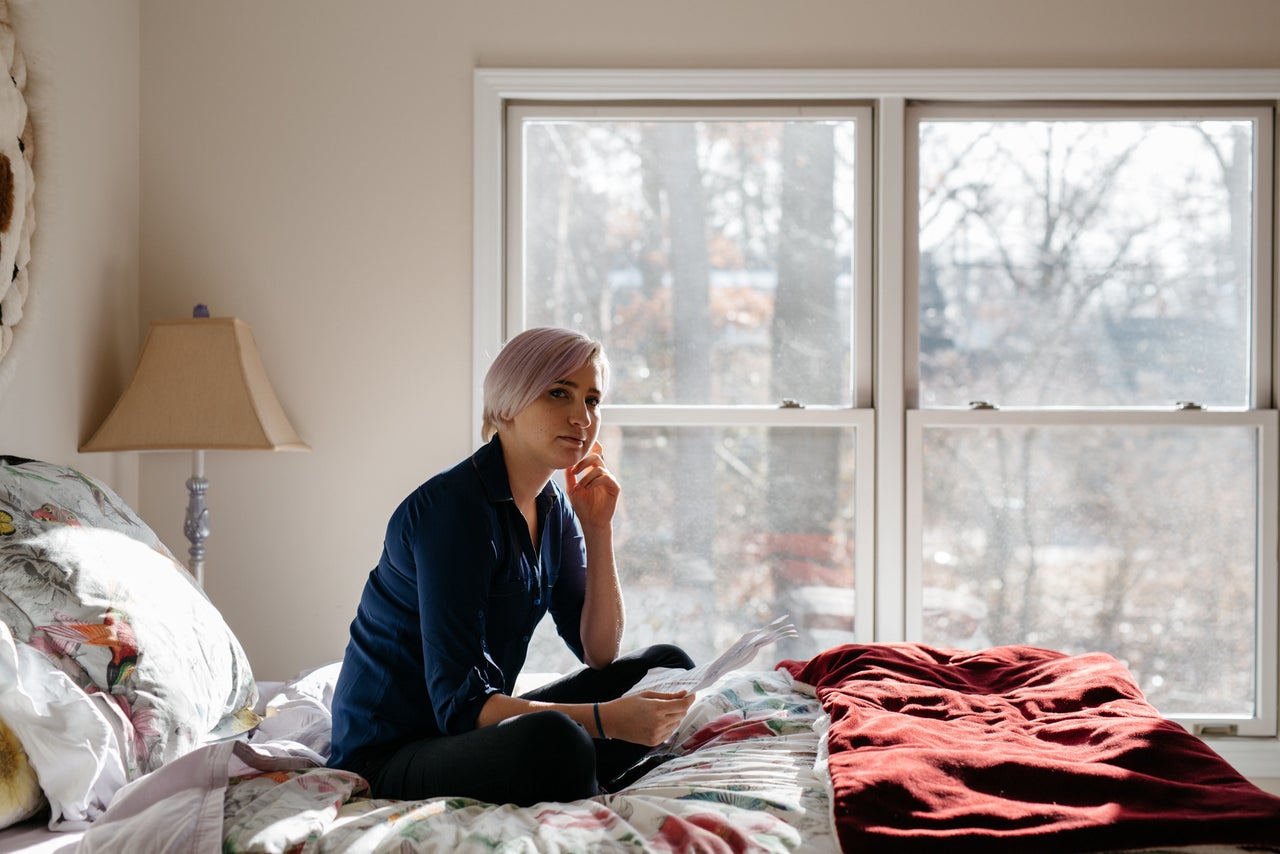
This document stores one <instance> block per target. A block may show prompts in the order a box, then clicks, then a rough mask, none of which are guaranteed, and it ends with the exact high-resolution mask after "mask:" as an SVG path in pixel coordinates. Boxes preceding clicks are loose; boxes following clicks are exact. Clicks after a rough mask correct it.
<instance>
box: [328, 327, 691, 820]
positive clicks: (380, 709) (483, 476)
mask: <svg viewBox="0 0 1280 854" xmlns="http://www.w3.org/2000/svg"><path fill="white" fill-rule="evenodd" d="M607 372H608V363H607V361H606V359H605V355H604V351H603V348H602V347H601V345H600V343H599V342H597V341H594V340H592V339H591V338H588V337H586V336H584V335H581V334H579V333H576V332H570V331H567V330H563V329H550V328H541V329H530V330H528V331H526V332H523V333H521V334H520V335H517V336H516V337H515V338H513V339H512V340H511V341H510V342H509V343H508V344H507V345H506V346H505V347H504V348H503V349H502V351H501V352H500V353H499V354H498V357H497V358H496V359H495V360H494V363H493V365H492V367H491V368H490V369H489V372H488V374H487V375H486V376H485V380H484V425H483V438H484V439H485V441H486V444H485V445H484V446H482V447H481V448H480V449H479V450H478V451H476V452H475V453H474V454H473V455H472V456H471V457H469V458H468V459H466V460H463V461H462V462H460V463H459V464H457V465H456V466H454V467H453V468H451V469H448V470H446V471H444V472H441V473H440V474H438V475H436V476H435V477H433V478H431V479H430V480H428V481H427V482H426V483H424V484H423V485H422V486H420V487H419V488H418V489H417V490H416V491H414V492H413V493H412V494H411V495H409V497H408V498H406V499H405V500H404V502H402V503H401V505H400V506H399V508H397V509H396V511H395V513H394V514H393V515H392V517H391V521H390V523H389V524H388V526H387V534H386V539H385V542H384V547H383V552H382V557H381V559H380V560H379V561H378V565H377V566H376V567H375V568H374V569H373V571H372V572H371V573H370V574H369V579H368V581H367V582H366V584H365V588H364V592H363V594H362V595H361V599H360V605H359V608H358V609H357V611H356V617H355V620H354V621H353V622H352V623H351V640H350V642H349V643H348V645H347V650H346V654H345V656H344V658H343V665H342V671H341V675H340V677H339V679H338V684H337V687H336V689H335V691H334V697H333V752H332V755H331V757H330V760H329V764H330V765H331V766H334V767H339V768H346V769H348V770H351V771H355V772H357V773H359V774H360V775H362V776H363V777H364V778H365V779H366V780H368V781H369V784H370V787H371V789H372V793H373V795H374V796H375V797H383V798H401V799H412V800H417V799H423V798H429V797H436V796H441V795H450V796H465V797H472V798H476V799H479V800H484V801H489V802H492V803H515V804H520V805H529V804H533V803H537V802H539V801H569V800H576V799H578V798H585V797H591V796H592V795H595V794H598V793H599V791H600V787H601V785H602V784H607V783H609V781H611V780H614V779H615V778H616V777H617V776H618V775H619V774H622V773H623V772H625V771H626V769H628V767H630V766H631V765H632V764H633V763H635V762H636V761H637V760H639V759H640V758H641V757H642V756H643V755H644V754H645V753H647V752H648V750H649V747H650V746H651V745H656V744H660V743H662V742H663V741H664V740H665V739H666V738H667V736H669V735H670V734H671V733H672V732H673V731H674V730H675V728H676V726H678V725H679V723H680V720H681V719H682V718H683V717H684V714H685V712H686V711H687V710H688V708H689V705H690V703H691V702H692V700H693V697H692V696H691V695H686V694H684V693H683V692H681V693H678V694H663V693H657V692H642V693H638V694H635V695H633V696H629V697H624V696H623V694H624V693H625V692H626V691H627V690H628V689H629V688H631V686H633V685H634V684H635V683H636V682H637V681H639V679H640V678H641V677H642V676H643V675H644V674H645V673H646V672H648V670H649V669H650V668H652V667H682V668H688V667H691V666H692V662H691V661H690V660H689V658H688V656H686V655H685V654H684V652H682V651H681V650H680V649H678V648H676V647H673V646H668V645H662V646H655V647H650V648H648V649H645V650H642V651H640V652H638V653H634V654H631V655H627V656H623V657H619V656H618V650H619V646H620V643H621V640H622V629H623V604H622V593H621V589H620V587H619V583H618V573H617V569H616V567H615V565H614V555H613V524H612V521H613V513H614V510H615V508H616V507H617V502H618V495H619V492H620V487H619V485H618V482H617V480H616V479H615V478H614V476H613V474H612V473H610V471H609V469H608V468H607V467H606V466H605V462H604V458H603V456H602V449H601V447H600V444H599V443H598V442H597V441H596V438H597V436H598V434H599V432H600V420H599V407H600V400H601V397H602V396H603V390H604V388H605V383H606V380H607ZM557 470H563V471H564V472H565V484H566V488H565V489H563V490H562V489H561V488H560V487H559V485H557V484H556V483H555V482H554V481H553V480H552V479H551V476H552V474H553V473H554V472H555V471H557ZM548 610H549V611H550V612H551V616H552V618H553V619H554V621H555V625H556V629H557V630H558V631H559V633H560V636H561V637H562V638H563V639H564V641H565V643H566V644H567V645H568V646H569V648H570V649H572V650H573V652H574V653H575V654H576V655H577V656H578V659H579V660H580V661H583V662H584V663H585V664H586V665H587V667H585V668H583V669H582V670H579V671H577V672H576V673H573V674H571V675H569V676H567V677H565V678H563V679H560V680H558V681H556V682H553V683H551V684H550V685H546V686H544V687H542V688H540V689H538V690H536V691H532V692H529V693H527V694H524V695H521V696H519V697H516V696H512V686H513V685H514V683H515V679H516V676H517V674H519V672H520V668H521V667H522V666H523V664H524V660H525V654H526V652H527V649H528V645H529V638H530V636H531V635H532V634H533V630H534V627H535V626H536V625H537V624H538V621H539V620H540V619H542V616H543V615H544V614H545V613H546V612H547V611H548Z"/></svg>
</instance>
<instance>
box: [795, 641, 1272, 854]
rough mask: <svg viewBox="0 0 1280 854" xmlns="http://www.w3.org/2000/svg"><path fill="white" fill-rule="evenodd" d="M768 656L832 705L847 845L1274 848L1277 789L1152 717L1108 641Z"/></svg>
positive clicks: (831, 738)
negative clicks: (782, 658)
mask: <svg viewBox="0 0 1280 854" xmlns="http://www.w3.org/2000/svg"><path fill="white" fill-rule="evenodd" d="M780 666H781V667H783V668H784V669H785V670H786V671H787V672H789V673H791V674H792V675H793V676H794V677H795V679H796V680H798V681H799V682H802V683H807V684H809V685H812V686H814V688H815V689H816V691H817V694H818V697H819V698H820V700H821V701H822V705H823V708H824V709H825V711H826V712H827V714H828V716H829V717H830V732H829V735H828V745H827V746H828V749H829V754H830V755H829V758H828V767H829V771H830V779H831V785H832V787H833V802H832V806H833V814H834V821H835V823H836V826H837V832H838V835H839V840H840V843H841V846H842V847H843V849H844V850H846V851H876V852H884V851H920V850H927V851H929V852H948V851H983V852H1004V851H1035V852H1062V851H1101V850H1116V849H1126V848H1150V847H1153V846H1176V845H1199V844H1224V845H1232V844H1234V845H1247V844H1267V845H1277V846H1280V798H1275V797H1272V796H1270V795H1268V794H1266V793H1265V792H1263V791H1261V790H1260V789H1258V788H1256V787H1255V786H1253V785H1252V784H1251V783H1249V782H1248V781H1247V780H1245V779H1244V778H1243V777H1241V776H1240V775H1239V774H1238V773H1236V771H1235V770H1234V769H1233V768H1231V766H1230V765H1228V764H1227V763H1226V762H1225V761H1224V760H1222V759H1221V758H1220V757H1219V756H1218V755H1217V754H1216V753H1214V752H1213V751H1212V750H1211V749H1210V748H1209V747H1208V746H1207V745H1205V743H1204V742H1202V741H1201V740H1199V739H1198V738H1195V737H1194V736H1192V735H1191V734H1190V733H1188V732H1187V731H1186V730H1184V729H1183V728H1182V727H1180V726H1179V725H1178V724H1176V723H1173V722H1171V721H1167V720H1164V719H1162V718H1161V717H1160V715H1159V714H1158V713H1157V712H1156V710H1155V709H1154V708H1153V707H1152V706H1150V705H1149V704H1148V703H1147V702H1146V700H1145V699H1144V698H1143V696H1142V693H1141V691H1140V690H1139V688H1138V686H1137V684H1136V683H1135V682H1134V681H1133V679H1132V677H1131V676H1130V674H1129V672H1128V670H1127V669H1126V668H1125V667H1124V666H1123V665H1122V664H1121V663H1120V662H1119V661H1117V660H1116V659H1114V658H1112V657H1111V656H1109V655H1104V654H1096V653H1095V654H1089V655H1078V656H1068V655H1064V654H1062V653H1059V652H1052V651H1049V650H1044V649H1038V648H1034V647H1026V646H1006V647H996V648H993V649H986V650H982V651H979V652H961V651H957V650H943V649H934V648H930V647H926V646H922V645H918V644H871V645H846V646H840V647H835V648H833V649H830V650H828V651H826V652H824V653H821V654H819V655H817V656H815V657H814V658H812V659H810V660H808V661H805V662H801V661H787V662H783V663H782V665H780ZM1268 850H1271V849H1268ZM1277 850H1280V849H1277Z"/></svg>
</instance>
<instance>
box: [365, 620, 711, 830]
mask: <svg viewBox="0 0 1280 854" xmlns="http://www.w3.org/2000/svg"><path fill="white" fill-rule="evenodd" d="M692 666H693V661H692V660H691V659H690V658H689V656H688V655H686V654H685V653H684V650H682V649H680V648H679V647H676V646H672V645H670V644H659V645H657V646H651V647H648V648H646V649H642V650H638V651H636V652H633V653H630V654H628V655H624V656H621V657H619V658H618V659H616V660H614V661H613V662H612V663H611V664H609V665H607V666H605V667H602V668H601V669H599V670H592V669H591V668H583V669H581V670H578V671H576V672H574V673H571V674H569V675H568V676H565V677H563V678H560V679H557V680H556V681H554V682H551V683H549V684H547V685H543V686H542V687H541V688H537V689H535V690H533V691H530V692H528V693H527V694H522V695H521V698H522V699H525V700H539V701H543V702H549V703H603V702H606V701H608V700H614V699H617V698H618V697H621V696H622V695H623V694H625V693H626V692H627V690H628V689H630V688H631V686H633V685H635V684H636V683H637V682H639V681H640V678H641V677H642V676H644V675H645V674H646V673H647V672H649V669H650V668H653V667H675V668H682V669H686V670H687V669H688V668H690V667H692ZM606 734H607V733H606ZM648 751H649V748H648V747H646V746H645V745H642V744H632V743H630V742H626V741H620V740H615V739H607V740H600V739H594V738H592V736H591V734H590V733H588V732H587V730H585V729H583V728H582V727H581V726H579V725H578V724H577V723H576V722H574V721H573V719H571V718H570V717H569V716H568V715H566V714H564V713H562V712H555V711H543V712H530V713H529V714H524V715H519V716H517V717H514V718H509V719H507V720H505V721H502V722H501V723H499V724H495V725H493V726H487V727H478V728H476V729H474V730H472V731H471V732H467V733H463V734H461V735H446V736H433V737H430V738H422V739H417V740H414V741H410V742H408V743H406V744H403V745H400V746H398V747H396V748H393V749H391V750H389V751H384V752H381V754H380V755H377V756H367V757H357V760H356V762H355V763H353V764H358V765H359V766H362V767H363V768H364V776H365V777H366V779H368V781H369V786H370V788H371V789H372V793H373V796H374V797H375V798H396V799H400V800H423V799H425V798H434V797H442V796H454V797H467V798H475V799H477V800H481V801H487V802H489V803H499V804H501V803H510V804H517V805H519V806H529V805H530V804H535V803H538V802H540V801H560V802H564V801H574V800H578V799H580V798H589V797H592V796H594V795H597V794H599V793H600V783H601V782H602V781H608V780H611V779H613V778H614V777H615V776H617V775H618V774H620V773H621V772H622V771H623V770H625V769H626V768H628V767H629V766H630V765H631V764H633V763H634V762H636V761H637V760H638V759H640V757H641V756H643V755H644V754H645V753H647V752H648Z"/></svg>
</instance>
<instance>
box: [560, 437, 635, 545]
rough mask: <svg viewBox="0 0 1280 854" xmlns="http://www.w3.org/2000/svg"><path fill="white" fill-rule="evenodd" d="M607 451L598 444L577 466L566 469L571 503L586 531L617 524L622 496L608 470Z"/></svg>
mask: <svg viewBox="0 0 1280 854" xmlns="http://www.w3.org/2000/svg"><path fill="white" fill-rule="evenodd" d="M603 453H604V448H603V447H601V446H600V443H599V442H596V443H595V444H594V445H592V446H591V453H589V454H587V455H586V456H585V457H583V458H582V459H581V460H579V461H578V463H577V464H576V465H574V466H573V467H571V468H567V469H565V472H564V482H565V486H566V487H567V489H566V491H567V492H568V493H569V502H570V503H571V504H572V505H573V512H574V513H576V514H578V521H579V522H581V523H582V526H583V527H584V528H603V527H607V526H608V525H610V524H611V523H612V522H613V511H614V510H615V509H617V506H618V495H619V494H621V492H622V486H621V485H619V483H618V481H617V479H616V478H615V477H614V476H613V473H612V472H610V471H609V469H608V468H606V467H605V464H604V457H603V456H602V454H603Z"/></svg>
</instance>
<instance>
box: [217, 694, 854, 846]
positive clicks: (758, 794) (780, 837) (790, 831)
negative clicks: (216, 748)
mask: <svg viewBox="0 0 1280 854" xmlns="http://www.w3.org/2000/svg"><path fill="white" fill-rule="evenodd" d="M797 687H798V686H797V684H796V683H794V682H793V680H792V679H791V677H790V676H789V675H788V674H786V673H785V672H782V671H777V672H773V673H760V672H756V673H741V674H730V675H729V676H726V677H725V678H724V679H723V680H721V682H720V683H718V684H717V686H715V687H714V688H712V689H710V690H708V691H707V692H704V694H703V696H701V697H699V699H698V701H697V702H696V703H695V705H694V707H693V709H691V710H690V713H689V715H688V716H687V717H686V719H685V721H684V723H683V724H682V726H681V727H680V729H679V730H678V731H677V732H676V734H675V736H674V737H673V738H674V743H675V747H674V750H673V752H675V753H677V754H679V756H677V758H675V759H672V760H670V761H668V762H667V763H665V764H664V765H661V766H659V767H658V768H656V769H655V770H654V771H652V772H650V773H649V774H648V775H647V776H645V777H643V778H641V779H640V780H639V781H637V782H636V783H635V784H633V785H632V786H630V787H629V788H627V789H625V790H623V791H622V792H619V793H615V794H610V795H602V796H600V797H597V798H592V799H589V800H584V801H576V802H572V803H546V804H539V805H535V806H533V807H523V808H522V807H515V806H510V805H507V806H495V805H492V804H486V803H481V802H478V801H473V800H468V799H464V798H444V799H435V800H429V801H421V802H407V801H388V800H375V799H370V798H368V797H367V790H366V789H365V788H364V782H363V780H361V778H359V777H358V776H356V775H354V774H349V773H346V772H343V771H337V770H333V769H328V768H310V769H306V770H301V771H270V772H262V773H254V774H249V775H245V776H240V777H237V778H235V779H232V780H231V781H229V783H228V785H227V789H226V796H225V800H224V802H223V804H224V808H223V831H224V835H225V837H224V839H223V851H224V852H227V854H235V852H285V851H288V852H329V851H333V852H337V851H342V852H388V851H457V852H480V851H483V852H492V851H501V852H517V851H519V852H525V851H529V852H533V851H546V852H561V851H566V852H567V851H574V852H578V851H672V852H686V851H689V852H692V851H698V852H721V851H723V852H748V851H808V852H830V851H836V850H838V846H837V844H836V842H835V838H834V836H833V835H832V830H831V823H830V816H829V812H828V803H829V801H828V795H827V789H826V786H825V783H824V782H823V780H822V779H820V777H819V776H816V775H815V762H816V761H818V759H819V755H818V754H819V744H820V741H821V738H822V736H821V732H820V731H821V729H822V726H821V723H820V722H821V721H825V717H824V716H823V713H822V710H821V706H820V705H819V704H818V702H817V700H816V699H815V698H814V697H812V696H805V695H804V694H801V693H799V692H798V691H797Z"/></svg>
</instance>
